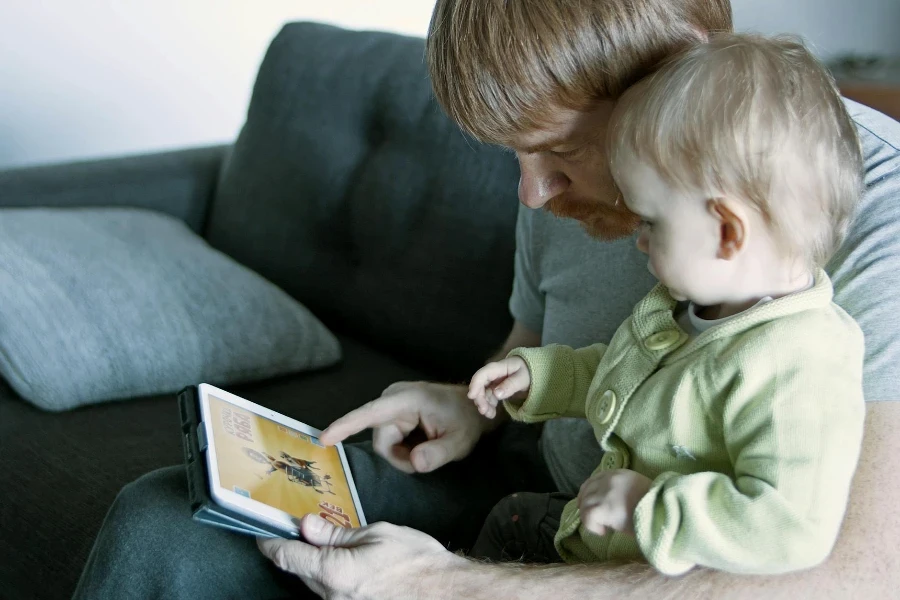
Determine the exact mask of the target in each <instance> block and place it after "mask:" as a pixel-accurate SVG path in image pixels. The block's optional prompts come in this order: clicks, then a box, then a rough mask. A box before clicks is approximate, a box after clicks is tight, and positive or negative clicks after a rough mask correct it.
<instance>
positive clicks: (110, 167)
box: [0, 145, 230, 232]
mask: <svg viewBox="0 0 900 600" xmlns="http://www.w3.org/2000/svg"><path fill="white" fill-rule="evenodd" d="M229 148H230V146H229V145H223V146H209V147H203V148H191V149H188V150H178V151H173V152H163V153H158V154H144V155H137V156H127V157H122V158H110V159H102V160H92V161H86V162H77V163H67V164H59V165H48V166H38V167H25V168H17V169H9V170H6V171H0V207H3V208H7V207H22V206H44V207H84V206H134V207H139V208H149V209H153V210H158V211H160V212H164V213H168V214H170V215H172V216H175V217H178V218H179V219H182V220H183V221H185V222H186V223H187V224H188V225H189V226H190V227H191V228H192V229H193V230H194V231H197V232H200V231H201V230H202V228H203V224H204V221H205V218H206V212H207V209H208V207H209V205H210V203H211V200H212V196H213V193H214V191H215V188H216V181H217V179H218V176H219V169H220V167H221V164H222V160H223V158H224V156H225V153H226V152H227V150H228V149H229Z"/></svg>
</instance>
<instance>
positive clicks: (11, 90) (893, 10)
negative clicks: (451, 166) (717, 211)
mask: <svg viewBox="0 0 900 600" xmlns="http://www.w3.org/2000/svg"><path fill="white" fill-rule="evenodd" d="M433 5H434V0H0V168H2V167H8V166H16V165H26V164H35V163H45V162H54V161H60V160H71V159H76V158H90V157H96V156H109V155H116V154H122V153H130V152H143V151H152V150H161V149H167V148H178V147H183V146H190V145H198V144H208V143H216V142H222V141H229V140H232V139H234V137H235V135H236V134H237V131H238V128H239V127H240V125H241V123H242V121H243V119H244V113H245V111H246V106H247V100H248V98H249V94H250V87H251V85H252V83H253V78H254V76H255V73H256V69H257V67H258V65H259V61H260V60H261V58H262V55H263V52H265V49H266V47H267V45H268V43H269V41H270V39H271V38H272V36H273V35H274V34H275V33H276V32H277V31H278V29H279V28H280V27H281V25H282V24H283V23H284V22H286V21H292V20H301V19H302V20H307V19H309V20H319V21H327V22H332V23H336V24H339V25H343V26H345V27H352V28H365V29H386V30H389V31H396V32H400V33H407V34H412V35H420V36H421V35H424V34H425V31H426V29H427V27H428V19H429V16H430V13H431V8H432V6H433ZM734 7H735V18H736V22H737V25H738V27H740V28H750V29H755V30H758V31H763V32H778V31H796V32H800V33H803V34H805V35H806V36H808V37H809V38H810V39H811V40H812V41H813V42H814V43H815V45H816V46H817V48H818V49H819V50H820V52H821V53H822V54H824V55H830V54H833V53H835V52H839V51H844V50H860V51H867V52H868V51H885V52H892V53H895V54H900V0H852V1H851V0H734Z"/></svg>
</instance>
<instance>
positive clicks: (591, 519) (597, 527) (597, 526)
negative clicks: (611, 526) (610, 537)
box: [579, 506, 607, 535]
mask: <svg viewBox="0 0 900 600" xmlns="http://www.w3.org/2000/svg"><path fill="white" fill-rule="evenodd" d="M579 516H580V517H581V524H582V525H584V527H585V529H587V530H588V531H591V532H593V533H596V534H597V535H606V531H607V518H606V511H604V510H603V508H602V507H600V506H592V507H591V508H588V509H584V510H579Z"/></svg>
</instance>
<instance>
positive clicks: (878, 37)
mask: <svg viewBox="0 0 900 600" xmlns="http://www.w3.org/2000/svg"><path fill="white" fill-rule="evenodd" d="M731 4H732V6H733V7H734V21H735V25H736V26H737V27H738V28H739V29H751V30H754V31H759V32H762V33H800V34H801V35H803V36H804V37H806V38H807V40H808V41H809V42H811V43H812V45H813V47H814V48H815V50H816V51H817V52H818V53H819V55H821V56H823V57H825V58H827V57H829V56H834V55H835V54H841V53H845V52H859V53H864V54H865V53H881V54H891V55H896V56H900V0H732V2H731Z"/></svg>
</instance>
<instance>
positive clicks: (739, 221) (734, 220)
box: [706, 198, 749, 260]
mask: <svg viewBox="0 0 900 600" xmlns="http://www.w3.org/2000/svg"><path fill="white" fill-rule="evenodd" d="M706 208H707V210H709V214H711V215H712V216H713V217H714V218H715V219H716V220H717V221H718V223H719V251H718V252H717V253H716V258H721V259H723V260H733V259H734V258H735V257H736V256H737V255H738V254H739V253H740V252H741V250H743V249H744V246H745V245H746V243H747V235H748V234H749V222H748V220H747V214H746V212H745V211H744V207H743V206H741V204H740V203H738V202H736V201H734V200H732V199H730V198H711V199H709V200H707V202H706Z"/></svg>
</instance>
